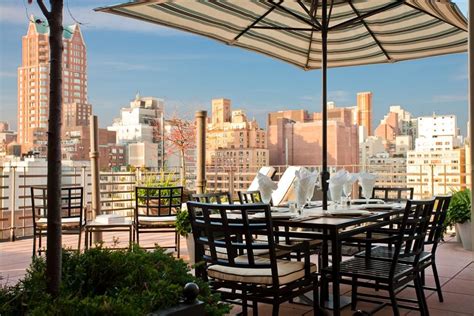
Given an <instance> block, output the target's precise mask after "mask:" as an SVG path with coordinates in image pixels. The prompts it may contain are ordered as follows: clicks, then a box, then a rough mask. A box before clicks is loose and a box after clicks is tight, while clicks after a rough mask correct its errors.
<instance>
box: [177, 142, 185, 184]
mask: <svg viewBox="0 0 474 316" xmlns="http://www.w3.org/2000/svg"><path fill="white" fill-rule="evenodd" d="M184 153H185V152H184V150H181V170H180V174H179V177H180V178H181V186H182V187H183V188H184V187H186V159H185V157H184Z"/></svg>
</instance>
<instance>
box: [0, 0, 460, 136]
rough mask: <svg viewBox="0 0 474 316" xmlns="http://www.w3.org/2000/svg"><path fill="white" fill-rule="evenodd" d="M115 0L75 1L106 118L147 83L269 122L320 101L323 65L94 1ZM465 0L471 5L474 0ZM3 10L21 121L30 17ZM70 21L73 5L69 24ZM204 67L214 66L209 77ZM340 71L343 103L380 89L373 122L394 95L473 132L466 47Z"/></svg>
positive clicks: (10, 101) (7, 61) (180, 99)
mask: <svg viewBox="0 0 474 316" xmlns="http://www.w3.org/2000/svg"><path fill="white" fill-rule="evenodd" d="M115 2H117V1H116V0H115V1H81V4H80V5H79V4H77V3H71V6H70V11H71V12H72V14H73V16H74V17H75V18H76V19H77V20H78V21H81V22H83V23H84V25H81V28H82V32H83V35H84V38H85V40H86V43H87V52H88V62H89V63H88V68H89V87H88V89H89V91H88V94H89V102H90V103H91V104H92V105H93V106H94V112H95V114H97V115H99V124H100V126H107V125H109V124H110V123H111V122H112V119H113V116H114V115H115V113H117V112H118V111H119V109H120V108H121V107H122V106H123V105H124V104H127V103H128V101H129V100H130V99H132V98H133V96H134V95H135V93H136V92H137V91H139V92H140V94H141V95H144V96H153V97H158V98H163V99H165V106H166V111H167V112H168V113H173V112H178V113H179V114H185V113H188V115H191V116H192V113H193V112H194V111H195V110H199V109H205V110H208V112H209V113H210V105H211V102H210V101H211V99H213V98H217V97H225V98H229V99H232V100H233V103H234V104H235V106H234V107H235V108H241V109H243V110H245V111H246V112H247V114H248V116H249V118H252V117H255V118H256V119H257V120H258V121H259V123H260V125H261V126H265V119H266V115H267V113H269V112H273V111H278V110H290V109H304V110H308V111H310V112H317V111H320V101H319V99H320V88H319V87H320V73H319V72H318V71H312V72H303V71H301V70H299V69H296V68H295V67H293V66H290V65H287V64H284V63H281V62H278V61H275V60H270V59H268V58H265V57H264V56H260V55H258V54H255V53H251V52H247V51H244V50H241V49H236V48H229V47H224V46H221V45H219V44H217V43H215V42H212V41H209V40H207V39H203V38H200V37H197V36H191V35H187V34H184V33H181V32H178V31H175V30H171V29H166V28H163V27H157V26H154V25H151V24H146V23H140V22H137V21H132V20H124V19H123V18H118V17H111V16H108V15H104V14H101V13H95V12H92V11H91V9H92V8H93V7H96V6H100V5H107V4H111V3H115ZM455 2H456V3H458V4H459V5H460V8H461V10H462V11H463V12H466V7H467V1H455ZM27 9H28V13H29V14H38V13H37V8H36V6H34V5H33V6H28V7H27ZM0 11H1V12H2V13H1V15H0V17H1V19H0V33H1V36H2V42H4V43H5V45H2V48H1V50H0V52H1V54H0V55H1V65H0V75H1V76H0V81H1V84H0V86H1V87H0V117H1V118H2V120H7V121H9V122H10V124H11V126H13V127H14V128H15V129H16V128H17V122H16V119H15V118H16V114H17V113H16V112H17V111H16V104H17V101H16V91H17V78H16V67H18V65H19V64H20V59H21V36H23V35H24V34H26V31H27V25H28V21H27V17H26V15H25V8H24V7H23V4H22V3H21V2H20V1H3V2H2V4H1V5H0ZM38 15H39V14H38ZM70 22H71V17H70V15H69V13H68V12H67V11H65V24H66V23H70ZM119 22H123V23H122V25H120V23H119ZM105 42H106V43H107V45H104V44H103V43H105ZM202 74H206V75H207V76H206V77H204V78H203V77H202ZM330 74H331V75H330V78H331V79H330V81H329V91H330V93H329V100H332V101H335V102H336V105H337V106H338V107H342V106H344V107H345V106H353V105H355V104H356V94H357V92H360V91H372V92H373V94H374V98H373V105H374V106H373V111H374V115H373V122H372V124H373V126H377V125H378V123H379V121H380V119H382V118H383V116H384V115H385V114H386V113H387V112H388V108H389V106H390V105H394V104H399V105H401V106H402V107H403V108H405V109H407V110H408V111H410V112H411V113H412V114H413V115H414V116H426V115H431V114H432V113H433V112H436V113H438V114H455V115H456V116H457V117H458V119H459V127H460V128H461V131H462V134H463V135H465V133H466V120H467V55H466V54H457V55H453V56H443V57H435V58H429V59H422V60H417V61H410V62H402V63H399V64H395V65H373V66H360V67H351V68H344V69H331V70H330ZM223 79H224V80H223ZM189 118H191V117H189Z"/></svg>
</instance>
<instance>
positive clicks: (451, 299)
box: [427, 292, 474, 313]
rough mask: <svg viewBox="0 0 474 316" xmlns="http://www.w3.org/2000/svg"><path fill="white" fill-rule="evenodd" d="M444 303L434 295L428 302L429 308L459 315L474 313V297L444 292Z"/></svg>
mask: <svg viewBox="0 0 474 316" xmlns="http://www.w3.org/2000/svg"><path fill="white" fill-rule="evenodd" d="M443 296H444V302H443V303H440V302H438V298H437V297H435V296H434V295H432V296H430V297H429V298H428V300H427V302H428V306H429V307H430V308H433V309H440V310H444V311H452V312H458V313H472V312H473V311H474V295H465V294H458V293H450V292H444V293H443Z"/></svg>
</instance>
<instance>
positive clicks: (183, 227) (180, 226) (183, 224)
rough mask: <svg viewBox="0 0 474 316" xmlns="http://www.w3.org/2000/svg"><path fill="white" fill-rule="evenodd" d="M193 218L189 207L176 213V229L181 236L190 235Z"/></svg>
mask: <svg viewBox="0 0 474 316" xmlns="http://www.w3.org/2000/svg"><path fill="white" fill-rule="evenodd" d="M191 230H192V227H191V220H190V219H189V212H188V210H187V209H184V208H183V209H181V211H179V212H178V214H177V215H176V231H177V232H178V234H179V235H180V236H183V237H188V235H189V234H190V233H191Z"/></svg>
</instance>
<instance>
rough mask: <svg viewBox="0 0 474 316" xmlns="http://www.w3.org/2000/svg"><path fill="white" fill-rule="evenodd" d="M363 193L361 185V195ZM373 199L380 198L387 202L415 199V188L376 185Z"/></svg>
mask: <svg viewBox="0 0 474 316" xmlns="http://www.w3.org/2000/svg"><path fill="white" fill-rule="evenodd" d="M361 194H362V188H361V187H360V186H359V196H361ZM371 198H372V199H380V200H384V201H385V202H398V203H399V202H403V201H406V200H411V199H413V188H389V187H374V189H373V190H372V197H371Z"/></svg>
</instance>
